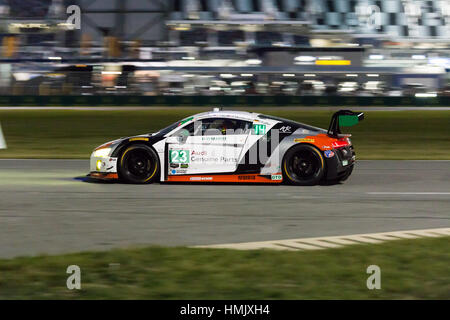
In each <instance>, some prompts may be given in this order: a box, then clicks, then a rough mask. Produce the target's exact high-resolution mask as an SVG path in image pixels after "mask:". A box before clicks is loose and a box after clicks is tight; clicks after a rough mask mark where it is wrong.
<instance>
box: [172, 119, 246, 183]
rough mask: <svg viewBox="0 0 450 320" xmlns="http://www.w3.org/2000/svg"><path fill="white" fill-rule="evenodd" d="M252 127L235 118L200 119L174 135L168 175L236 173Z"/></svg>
mask: <svg viewBox="0 0 450 320" xmlns="http://www.w3.org/2000/svg"><path fill="white" fill-rule="evenodd" d="M251 126H252V123H251V122H249V121H244V120H240V119H231V118H223V117H222V118H219V117H217V118H214V117H213V118H205V119H198V120H196V121H195V122H192V123H190V124H188V125H187V126H185V127H184V128H182V129H180V130H178V131H177V132H175V133H174V134H173V135H174V136H178V137H179V141H178V142H176V143H171V144H169V145H168V157H167V159H168V168H169V169H168V175H169V176H170V175H190V174H211V173H217V174H220V173H230V172H234V171H236V168H237V165H238V161H239V158H240V155H241V153H242V150H243V147H244V146H245V144H246V140H247V138H248V136H249V133H250V131H251Z"/></svg>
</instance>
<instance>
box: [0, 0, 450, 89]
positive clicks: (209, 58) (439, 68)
mask: <svg viewBox="0 0 450 320" xmlns="http://www.w3.org/2000/svg"><path fill="white" fill-rule="evenodd" d="M71 5H77V6H79V8H80V9H81V15H80V22H81V24H80V28H79V29H78V28H77V27H76V26H75V25H74V21H73V20H71V21H69V20H68V19H69V17H70V16H71V12H70V13H68V12H67V8H69V6H71ZM449 30H450V1H448V0H441V1H439V0H435V1H431V0H383V1H380V0H167V1H162V0H127V1H125V0H112V1H111V0H84V1H82V0H70V1H66V0H20V1H17V0H16V1H13V0H0V37H1V44H2V47H1V59H0V74H1V77H0V94H2V95H5V96H20V97H23V96H28V95H31V96H51V95H58V96H66V95H67V96H80V95H86V96H89V95H95V96H98V95H100V96H104V95H132V96H166V95H179V96H199V95H201V96H223V95H229V96H247V95H249V96H368V97H371V96H382V97H418V98H433V97H439V96H444V97H445V96H450V86H449V83H450V76H449V72H448V71H449V69H450V51H449V48H450V38H449V37H448V35H449Z"/></svg>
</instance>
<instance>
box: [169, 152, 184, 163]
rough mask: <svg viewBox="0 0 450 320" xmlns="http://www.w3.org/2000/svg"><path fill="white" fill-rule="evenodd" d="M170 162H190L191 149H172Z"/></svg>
mask: <svg viewBox="0 0 450 320" xmlns="http://www.w3.org/2000/svg"><path fill="white" fill-rule="evenodd" d="M169 163H189V151H188V150H171V151H170V153H169Z"/></svg>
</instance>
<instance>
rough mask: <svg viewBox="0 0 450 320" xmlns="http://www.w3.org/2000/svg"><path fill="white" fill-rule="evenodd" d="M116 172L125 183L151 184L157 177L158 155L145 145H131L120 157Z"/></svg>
mask: <svg viewBox="0 0 450 320" xmlns="http://www.w3.org/2000/svg"><path fill="white" fill-rule="evenodd" d="M118 172H119V177H120V179H121V180H122V181H124V182H127V183H141V184H142V183H152V182H154V181H155V180H156V179H157V177H158V172H159V161H158V155H157V154H156V152H155V151H154V150H153V149H152V148H150V147H149V146H147V145H144V144H135V145H131V146H129V147H127V148H126V149H125V150H124V151H123V152H122V154H121V156H120V161H119V164H118Z"/></svg>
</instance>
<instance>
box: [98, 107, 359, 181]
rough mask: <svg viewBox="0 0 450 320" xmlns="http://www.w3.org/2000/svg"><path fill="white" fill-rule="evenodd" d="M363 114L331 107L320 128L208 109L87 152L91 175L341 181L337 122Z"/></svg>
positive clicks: (346, 161) (344, 159) (344, 170)
mask: <svg viewBox="0 0 450 320" xmlns="http://www.w3.org/2000/svg"><path fill="white" fill-rule="evenodd" d="M363 119H364V115H363V113H354V112H352V111H349V110H341V111H338V112H336V113H335V114H334V115H333V117H332V119H331V124H330V127H329V129H328V130H325V129H321V128H316V127H313V126H309V125H306V124H303V123H299V122H295V121H291V120H287V119H281V118H277V117H272V116H268V115H263V114H259V113H251V112H242V111H222V110H219V109H214V111H211V112H205V113H200V114H196V115H193V116H191V117H188V118H185V119H183V120H180V121H177V122H176V123H174V124H172V125H170V126H168V127H167V128H164V129H162V130H160V131H158V132H156V133H153V134H143V135H139V136H134V137H129V138H121V139H118V140H114V141H111V142H108V143H105V144H103V145H101V146H99V147H98V148H96V149H95V150H94V152H93V153H92V155H91V160H90V167H91V172H90V174H89V176H90V177H92V178H98V179H117V180H119V181H122V182H126V183H152V182H157V181H160V182H244V183H252V182H254V183H282V182H287V183H290V184H294V185H314V184H318V183H320V182H322V181H344V180H346V179H347V178H348V177H349V176H350V174H351V173H352V170H353V167H354V163H355V152H354V149H353V146H352V143H351V141H350V138H349V136H350V135H348V134H342V133H341V131H340V127H343V126H351V125H354V124H357V123H358V122H359V121H361V120H363Z"/></svg>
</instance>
